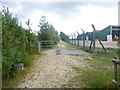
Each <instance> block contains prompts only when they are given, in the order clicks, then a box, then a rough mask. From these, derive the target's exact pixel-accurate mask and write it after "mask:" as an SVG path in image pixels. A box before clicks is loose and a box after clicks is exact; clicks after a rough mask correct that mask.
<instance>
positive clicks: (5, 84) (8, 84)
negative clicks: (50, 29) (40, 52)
mask: <svg viewBox="0 0 120 90" xmlns="http://www.w3.org/2000/svg"><path fill="white" fill-rule="evenodd" d="M35 57H38V56H37V55H36V54H34V55H31V56H27V57H26V58H25V59H27V60H26V62H24V63H25V64H26V65H25V67H24V70H22V71H20V72H18V73H17V75H16V76H15V77H13V78H9V79H5V78H3V79H2V88H15V87H17V85H18V84H19V83H21V82H22V80H23V79H24V78H25V76H26V75H27V74H28V73H29V72H30V68H31V67H33V66H34V63H33V62H34V60H35V59H36V58H35ZM28 60H29V62H28Z"/></svg>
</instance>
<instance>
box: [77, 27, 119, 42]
mask: <svg viewBox="0 0 120 90" xmlns="http://www.w3.org/2000/svg"><path fill="white" fill-rule="evenodd" d="M96 31H97V35H98V37H99V38H100V40H102V41H108V40H110V41H115V40H118V37H120V26H113V25H109V26H108V27H106V28H104V29H103V30H96ZM92 34H93V33H92V32H86V34H85V40H87V38H88V40H91V39H92ZM77 38H78V39H79V40H83V34H81V35H79V36H77Z"/></svg>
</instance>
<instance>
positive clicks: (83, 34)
mask: <svg viewBox="0 0 120 90" xmlns="http://www.w3.org/2000/svg"><path fill="white" fill-rule="evenodd" d="M81 30H82V29H81ZM82 31H83V48H84V49H85V31H84V30H82Z"/></svg>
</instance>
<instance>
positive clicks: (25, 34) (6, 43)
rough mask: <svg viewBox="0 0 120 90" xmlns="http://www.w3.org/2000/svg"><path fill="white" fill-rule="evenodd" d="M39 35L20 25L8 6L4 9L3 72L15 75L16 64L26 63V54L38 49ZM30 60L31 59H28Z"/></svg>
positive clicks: (5, 75) (5, 74)
mask: <svg viewBox="0 0 120 90" xmlns="http://www.w3.org/2000/svg"><path fill="white" fill-rule="evenodd" d="M36 45H37V36H35V35H34V34H33V33H30V32H29V30H26V29H24V28H23V27H22V26H19V21H18V18H17V17H12V13H10V12H9V10H8V8H7V9H6V8H3V11H2V65H3V67H2V74H3V77H5V78H6V77H13V76H15V75H16V73H17V70H15V71H11V67H12V65H14V64H18V63H20V62H22V63H24V62H25V60H26V59H25V58H26V56H30V53H35V52H36V51H37V46H36ZM27 62H29V60H28V61H27ZM24 64H25V63H24Z"/></svg>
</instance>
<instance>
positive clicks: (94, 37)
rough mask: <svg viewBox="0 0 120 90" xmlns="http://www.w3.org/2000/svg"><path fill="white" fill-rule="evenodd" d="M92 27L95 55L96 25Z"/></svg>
mask: <svg viewBox="0 0 120 90" xmlns="http://www.w3.org/2000/svg"><path fill="white" fill-rule="evenodd" d="M92 27H93V37H92V38H93V53H95V39H96V36H95V33H96V32H95V27H94V25H93V24H92Z"/></svg>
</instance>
